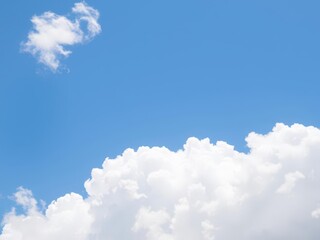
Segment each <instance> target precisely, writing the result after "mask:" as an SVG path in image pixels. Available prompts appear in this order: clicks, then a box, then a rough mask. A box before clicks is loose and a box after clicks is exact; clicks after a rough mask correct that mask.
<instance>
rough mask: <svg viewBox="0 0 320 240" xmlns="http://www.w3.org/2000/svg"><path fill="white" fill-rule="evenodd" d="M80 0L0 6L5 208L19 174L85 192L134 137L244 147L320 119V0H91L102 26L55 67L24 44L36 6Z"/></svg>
mask: <svg viewBox="0 0 320 240" xmlns="http://www.w3.org/2000/svg"><path fill="white" fill-rule="evenodd" d="M74 2H75V1H70V0H64V1H38V0H37V1H36V0H28V1H18V0H11V1H4V2H3V3H2V7H1V8H0V18H1V21H0V29H1V37H0V42H1V44H0V53H1V54H0V66H1V71H0V194H1V196H0V215H2V214H1V213H3V212H4V211H7V210H9V209H10V206H12V205H13V202H11V201H10V200H8V198H7V196H8V195H10V194H12V193H13V192H15V189H16V187H18V186H21V185H23V186H24V187H26V188H29V189H31V190H32V191H33V192H34V194H35V196H36V197H37V198H40V199H44V200H45V201H47V202H50V201H52V200H53V199H55V198H56V197H59V196H61V195H63V194H64V193H67V192H71V191H75V192H78V193H81V194H84V189H83V182H84V181H85V180H86V179H87V178H88V177H89V176H90V171H91V169H92V168H93V167H99V166H100V165H101V163H102V161H103V160H104V158H105V157H107V156H109V157H114V156H116V155H118V154H121V153H122V151H123V150H124V149H126V148H128V147H132V148H137V147H138V146H141V145H148V146H154V145H160V146H167V147H169V148H170V149H173V150H176V149H178V148H181V147H182V145H183V143H184V142H185V140H186V139H187V138H188V137H190V136H196V137H198V138H204V137H209V138H210V139H211V140H212V141H213V142H215V141H216V140H224V141H227V142H228V143H230V144H233V145H235V147H236V149H238V150H241V151H247V149H246V147H245V141H244V138H245V136H246V135H247V134H248V133H249V132H250V131H256V132H259V133H266V132H268V131H270V130H271V128H272V126H273V125H274V124H275V123H276V122H284V123H286V124H292V123H295V122H298V123H302V124H305V125H314V126H317V127H319V126H320V124H319V119H320V111H319V102H320V94H319V90H320V83H319V77H320V68H319V67H320V58H319V56H320V46H319V44H320V14H319V9H320V2H319V1H316V0H314V1H312V0H305V1H298V0H268V1H257V0H241V1H239V0H183V1H182V0H175V1H172V0H161V1H155V0H135V1H126V0H108V1H104V0H103V1H101V0H100V1H98V0H90V1H89V0H88V1H87V3H88V4H89V5H91V6H93V7H95V8H97V9H98V10H99V11H100V14H101V18H100V24H101V25H102V29H103V32H102V34H101V35H99V36H98V37H97V38H96V39H94V40H93V41H92V42H91V43H90V44H87V45H83V46H76V47H73V48H72V50H73V54H72V55H71V56H70V58H68V59H66V60H65V61H63V63H64V64H65V65H67V66H68V68H69V69H70V73H61V74H53V73H51V72H49V71H45V70H44V69H43V67H42V66H40V65H38V64H37V63H36V60H35V59H33V58H32V57H31V56H29V55H26V54H21V53H20V52H19V45H20V42H21V41H24V40H26V38H27V34H28V31H29V30H30V29H31V26H32V25H31V22H30V18H31V17H32V15H34V14H37V15H39V14H41V13H43V12H44V11H47V10H51V11H53V12H56V13H58V14H66V13H68V12H70V9H71V7H72V6H73V4H74Z"/></svg>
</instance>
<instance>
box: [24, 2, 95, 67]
mask: <svg viewBox="0 0 320 240" xmlns="http://www.w3.org/2000/svg"><path fill="white" fill-rule="evenodd" d="M71 16H72V17H73V19H71V18H68V17H66V16H61V15H57V14H55V13H53V12H45V13H43V14H42V15H40V16H33V17H32V19H31V22H32V24H33V29H32V30H31V31H30V32H29V34H28V40H27V41H26V42H23V43H22V44H21V50H22V51H23V52H26V53H30V54H32V55H33V56H34V57H35V58H36V59H37V60H38V61H39V62H40V63H42V64H44V65H45V66H47V67H48V68H49V69H51V70H52V71H53V72H55V71H57V69H58V68H59V67H60V65H61V63H60V59H61V58H62V57H64V58H65V57H68V56H69V55H70V54H71V51H70V50H67V49H66V48H65V47H67V46H72V45H76V44H81V43H85V42H87V41H90V40H92V39H93V38H94V37H95V36H96V35H98V34H99V33H100V32H101V26H100V24H99V23H98V19H99V12H98V11H97V10H96V9H94V8H92V7H90V6H88V5H87V4H86V3H85V2H80V3H75V5H74V7H73V8H72V14H71ZM83 23H84V24H85V26H86V27H83V26H82V25H83Z"/></svg>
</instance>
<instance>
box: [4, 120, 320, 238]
mask: <svg viewBox="0 0 320 240" xmlns="http://www.w3.org/2000/svg"><path fill="white" fill-rule="evenodd" d="M246 141H247V143H248V146H249V148H250V152H249V153H241V152H237V151H236V150H235V149H234V148H233V146H231V145H228V144H227V143H225V142H217V143H216V144H211V143H210V142H209V140H208V139H204V140H199V139H196V138H190V139H188V141H187V142H186V144H185V145H184V147H183V149H182V150H179V151H176V152H174V151H170V150H168V149H167V148H165V147H161V148H159V147H153V148H149V147H140V148H139V149H138V150H137V151H134V150H132V149H127V150H125V151H124V153H123V154H122V155H120V156H118V157H117V158H116V159H106V161H105V162H104V163H103V166H102V168H96V169H93V170H92V176H91V178H90V179H89V180H88V181H86V182H85V188H86V191H87V193H88V197H86V198H85V199H84V198H83V197H81V196H80V195H78V194H75V193H71V194H67V195H65V196H63V197H61V198H59V199H58V200H57V201H55V202H53V203H51V204H50V205H49V206H48V208H47V209H46V211H45V212H44V213H42V212H40V211H39V210H37V208H36V207H35V205H36V201H35V200H34V199H33V197H32V195H31V193H30V192H29V191H27V190H25V189H19V191H18V193H17V194H16V196H20V197H16V200H17V203H18V204H20V205H23V206H25V208H26V212H25V213H24V214H22V215H21V214H17V213H15V211H12V212H11V213H9V214H8V215H6V217H5V218H4V220H3V224H4V225H3V232H2V235H0V240H21V239H23V240H38V239H39V240H40V239H41V240H42V239H49V240H51V239H52V240H53V239H61V240H67V239H80V240H82V239H83V240H101V239H106V240H108V239H110V240H111V239H128V240H138V239H146V240H159V239H160V240H195V239H197V240H212V239H223V240H231V239H240V240H241V239H243V240H244V239H257V240H264V239H271V240H273V239H274V240H275V239H291V240H298V239H310V240H317V239H319V236H320V232H319V229H320V228H319V224H320V222H319V221H317V220H316V219H315V218H317V217H318V216H319V210H315V211H314V212H312V216H310V206H316V205H317V204H318V202H319V199H320V192H319V189H320V174H319V173H320V164H319V163H318V162H319V158H320V148H319V145H320V130H319V129H317V128H315V127H305V126H303V125H298V124H295V125H292V126H291V127H289V126H286V125H283V124H277V125H276V126H275V127H274V128H273V130H272V131H271V132H270V133H268V134H266V135H261V134H256V133H250V134H249V136H248V137H247V138H246ZM302 178H303V181H299V183H298V184H299V186H295V185H296V181H297V180H298V179H302ZM283 179H284V180H285V181H284V182H283ZM279 186H280V188H279ZM279 189H282V190H279ZM279 191H280V192H290V194H277V192H279ZM30 209H33V210H32V211H30ZM306 226H307V228H306Z"/></svg>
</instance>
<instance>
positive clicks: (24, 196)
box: [13, 187, 38, 212]
mask: <svg viewBox="0 0 320 240" xmlns="http://www.w3.org/2000/svg"><path fill="white" fill-rule="evenodd" d="M13 197H14V200H15V202H16V203H17V204H18V205H20V206H22V207H23V208H24V209H25V210H26V211H28V212H35V211H37V204H38V203H37V201H36V200H35V199H34V197H33V195H32V192H31V191H30V190H28V189H25V188H23V187H19V188H18V191H17V192H16V193H15V194H14V196H13Z"/></svg>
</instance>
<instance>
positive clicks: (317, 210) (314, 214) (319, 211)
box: [311, 208, 320, 218]
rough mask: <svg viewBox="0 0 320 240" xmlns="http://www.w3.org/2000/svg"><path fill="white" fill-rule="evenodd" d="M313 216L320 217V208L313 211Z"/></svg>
mask: <svg viewBox="0 0 320 240" xmlns="http://www.w3.org/2000/svg"><path fill="white" fill-rule="evenodd" d="M311 216H312V217H313V218H320V208H317V209H315V210H313V211H312V213H311Z"/></svg>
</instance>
